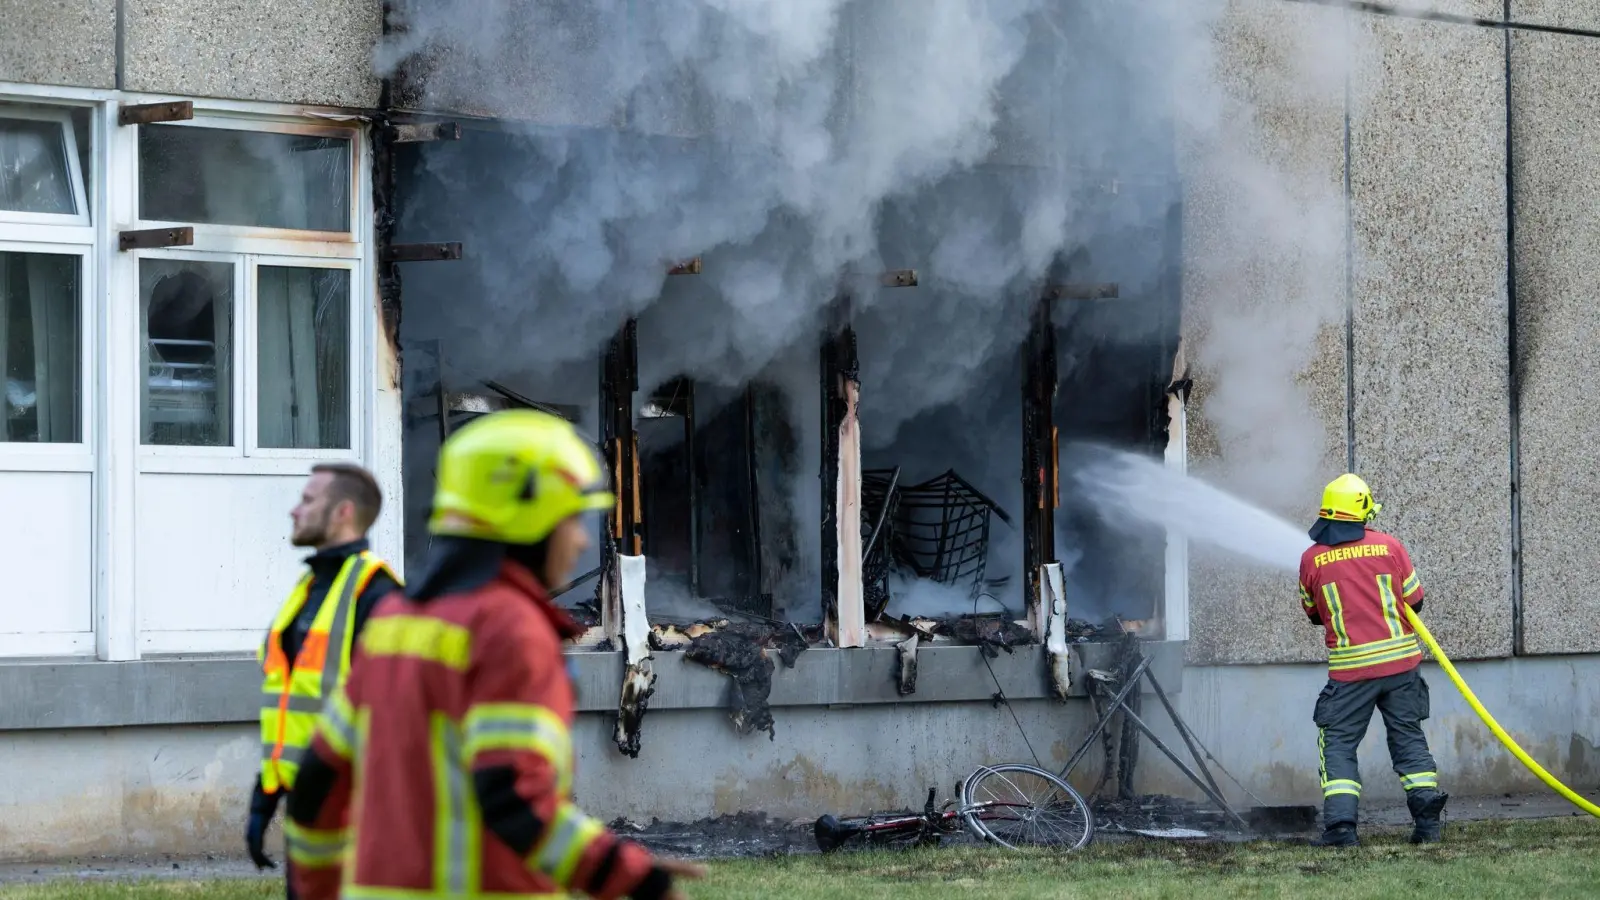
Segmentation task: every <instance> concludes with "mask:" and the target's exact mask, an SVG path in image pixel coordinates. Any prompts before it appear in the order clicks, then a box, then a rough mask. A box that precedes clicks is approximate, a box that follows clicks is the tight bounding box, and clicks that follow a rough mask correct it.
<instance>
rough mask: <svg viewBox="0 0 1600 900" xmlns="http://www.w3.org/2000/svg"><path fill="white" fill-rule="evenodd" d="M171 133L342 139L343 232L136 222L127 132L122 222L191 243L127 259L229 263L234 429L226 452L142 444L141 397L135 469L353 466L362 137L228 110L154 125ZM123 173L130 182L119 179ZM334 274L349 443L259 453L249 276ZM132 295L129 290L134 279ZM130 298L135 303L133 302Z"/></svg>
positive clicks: (364, 291) (363, 291) (361, 368)
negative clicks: (344, 276)
mask: <svg viewBox="0 0 1600 900" xmlns="http://www.w3.org/2000/svg"><path fill="white" fill-rule="evenodd" d="M161 124H162V125H171V126H173V127H192V128H209V129H225V130H233V131H248V132H253V133H266V134H290V135H299V136H311V137H330V138H339V139H343V140H346V141H348V142H349V144H350V148H351V153H350V178H351V184H350V210H349V222H350V230H349V231H347V232H331V231H301V230H293V229H281V228H261V227H256V226H240V225H207V224H202V223H198V222H169V221H162V220H154V219H142V218H138V205H139V187H140V181H139V172H138V141H139V129H141V128H143V127H145V126H126V127H124V128H123V129H122V130H123V131H125V132H128V134H127V135H126V136H125V137H124V140H125V141H126V146H125V147H124V153H123V161H124V169H123V170H122V171H118V172H114V173H112V176H111V177H113V178H118V179H121V180H123V181H124V183H123V184H122V188H123V190H124V195H123V196H124V197H125V202H126V203H127V204H128V215H129V217H130V218H132V219H133V220H134V223H135V224H134V225H132V226H130V227H133V228H138V229H151V228H172V227H180V226H183V227H192V228H193V229H194V244H193V245H192V246H188V247H182V248H172V249H170V250H159V251H158V250H143V251H133V252H130V253H127V254H124V255H126V256H136V257H138V258H148V257H153V256H172V257H176V258H192V259H198V258H201V254H205V255H206V256H205V258H207V259H211V260H214V261H230V262H233V263H234V264H235V266H236V280H235V291H236V292H237V293H236V295H235V300H234V303H235V323H234V326H235V327H234V339H235V341H236V343H235V347H236V348H237V349H236V351H235V353H234V365H235V368H236V373H235V375H236V377H235V385H236V388H235V390H236V393H235V395H234V397H235V399H234V422H235V426H234V427H235V431H234V434H233V442H232V445H231V446H228V447H187V446H163V445H148V444H144V443H142V441H143V425H142V416H143V415H144V410H143V403H142V400H141V402H140V403H139V406H140V408H139V409H138V410H137V413H136V419H139V420H140V421H139V428H138V431H137V440H138V441H139V442H140V443H139V444H138V447H139V471H140V472H142V473H166V474H214V475H301V474H304V473H305V472H306V469H307V465H306V463H307V462H308V461H310V460H329V461H333V460H347V461H352V462H354V461H359V460H361V459H363V458H365V455H366V451H367V449H368V444H369V443H370V440H371V423H370V422H369V421H368V420H369V418H370V417H371V413H370V412H369V411H368V410H367V409H366V405H365V404H364V403H362V402H361V400H362V398H363V396H364V393H363V392H364V391H365V390H366V389H367V386H368V384H369V379H370V378H371V377H372V375H371V373H370V372H369V371H368V370H369V369H371V368H372V367H373V365H375V359H374V358H372V355H371V354H369V353H366V352H363V348H364V346H365V343H364V342H365V341H367V340H368V339H369V338H370V337H371V334H370V329H369V328H368V327H367V326H366V324H365V316H364V309H363V306H362V304H363V303H364V302H365V299H366V298H367V296H368V291H369V289H370V284H371V277H372V276H371V273H369V271H368V269H369V266H368V259H369V256H368V253H369V251H368V247H369V246H370V241H371V237H372V234H371V229H370V227H368V223H366V222H365V221H364V218H363V217H362V215H361V210H362V209H363V208H365V206H366V205H367V200H368V196H369V192H368V189H367V177H366V173H367V170H368V166H369V165H370V161H369V159H368V148H367V146H366V141H365V139H364V137H365V136H364V134H363V132H362V130H361V128H360V127H358V126H354V125H334V124H330V125H321V124H307V123H306V122H305V120H304V119H297V118H293V117H288V116H283V115H270V114H269V115H252V114H250V113H247V112H241V111H237V110H234V109H215V110H205V111H202V110H200V109H196V110H195V115H194V118H193V119H191V120H187V121H181V122H170V123H161ZM127 172H131V173H132V174H131V176H130V175H128V174H126V173H127ZM262 265H267V266H276V265H282V266H288V267H303V268H312V267H336V268H342V269H345V270H346V271H348V272H349V273H350V315H351V321H350V356H349V360H350V375H351V378H350V446H349V447H347V448H344V449H339V450H299V449H285V448H263V447H260V446H258V445H257V443H256V432H257V426H258V409H257V406H258V398H257V397H256V391H255V389H256V385H257V378H258V373H257V370H258V368H259V348H258V347H257V346H256V331H257V325H256V314H257V313H256V310H257V290H256V279H255V272H256V270H257V269H258V268H259V267H260V266H262ZM134 290H135V292H137V290H138V285H137V276H136V275H135V282H134ZM134 299H135V301H137V296H135V298H134Z"/></svg>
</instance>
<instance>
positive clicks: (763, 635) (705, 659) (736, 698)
mask: <svg viewBox="0 0 1600 900" xmlns="http://www.w3.org/2000/svg"><path fill="white" fill-rule="evenodd" d="M686 636H687V638H688V640H689V647H688V649H687V650H685V651H684V656H683V658H684V659H686V660H689V661H690V662H695V663H699V664H701V665H703V666H706V667H707V668H710V669H715V670H716V671H718V672H721V673H723V674H724V675H727V676H728V678H729V679H730V683H729V685H728V715H729V718H731V719H732V721H733V727H734V728H735V729H736V730H738V732H739V733H740V734H750V733H751V732H754V731H765V732H766V733H767V737H768V739H776V738H777V730H776V728H775V725H774V722H773V719H772V707H771V705H770V704H769V703H768V698H769V697H770V696H771V694H772V673H773V671H774V670H775V669H776V666H774V665H773V664H772V660H771V659H770V658H769V657H768V656H767V653H766V648H767V647H769V646H771V647H773V648H774V649H776V650H777V651H778V656H779V659H781V660H782V661H783V665H784V667H785V668H791V669H792V668H794V664H795V660H796V659H797V658H798V657H799V655H800V654H801V653H802V652H804V651H805V649H806V640H805V638H804V637H803V636H801V635H800V633H799V632H798V631H796V630H795V629H794V628H793V627H792V626H788V625H780V624H776V623H774V624H772V625H751V624H743V623H730V622H728V621H726V620H723V621H720V622H715V623H706V624H702V625H697V626H693V627H691V628H690V630H689V632H688V633H687V635H686ZM681 639H682V638H681V637H680V638H677V640H681ZM657 640H658V641H659V642H660V643H661V644H662V645H663V646H665V645H667V642H668V641H672V640H674V638H673V637H669V636H668V635H661V636H659V637H658V638H657Z"/></svg>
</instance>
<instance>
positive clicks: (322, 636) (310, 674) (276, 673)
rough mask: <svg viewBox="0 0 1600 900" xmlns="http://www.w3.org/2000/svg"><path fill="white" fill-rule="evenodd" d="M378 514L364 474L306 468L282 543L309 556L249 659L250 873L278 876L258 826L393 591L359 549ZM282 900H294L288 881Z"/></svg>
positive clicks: (388, 575)
mask: <svg viewBox="0 0 1600 900" xmlns="http://www.w3.org/2000/svg"><path fill="white" fill-rule="evenodd" d="M382 505H383V493H382V491H380V490H379V488H378V482H377V480H376V479H374V478H373V477H372V473H371V472H368V471H367V470H366V469H363V468H362V467H360V466H357V465H354V464H349V463H331V464H326V465H318V466H314V467H313V468H312V470H311V477H310V479H308V480H307V481H306V484H305V488H304V489H303V490H302V491H301V494H300V502H299V504H298V505H296V506H295V508H294V510H293V511H292V512H291V513H290V516H291V517H292V518H293V520H294V531H293V533H292V534H291V535H290V539H289V540H290V543H292V544H294V546H296V547H310V548H314V550H315V553H313V554H312V555H311V556H310V557H308V558H307V559H306V571H305V573H304V574H303V575H302V576H301V578H300V581H299V582H298V583H297V584H295V586H294V590H293V591H290V593H289V599H288V600H287V601H285V602H284V604H283V607H282V608H281V609H279V610H278V614H277V616H276V617H274V618H273V620H272V626H271V629H270V630H269V632H268V634H267V637H266V640H265V641H264V642H263V643H262V645H261V648H260V650H258V651H257V658H258V659H259V660H260V662H261V668H262V673H263V675H264V679H263V681H262V684H261V772H260V774H259V775H258V776H257V778H256V784H255V789H254V790H253V791H252V794H251V798H250V816H249V820H248V824H247V825H246V828H245V846H246V847H247V848H248V850H249V852H250V859H251V860H252V861H253V862H254V863H255V864H256V866H257V867H258V868H263V869H265V868H276V867H277V863H275V862H273V860H272V858H271V857H269V856H267V855H266V852H265V850H264V849H263V847H262V844H263V838H264V836H265V834H266V830H267V826H268V824H269V823H270V822H271V821H272V816H273V814H274V813H275V812H276V811H277V808H278V803H279V802H280V801H281V800H282V799H283V797H284V795H285V794H287V793H288V792H289V791H290V790H292V789H293V788H294V781H295V773H296V771H297V770H298V768H299V762H300V754H301V753H302V752H304V750H305V748H306V747H307V746H309V745H310V743H311V737H312V733H313V731H314V730H315V728H316V724H317V716H318V714H319V713H320V712H321V711H322V703H323V701H324V700H325V699H326V698H327V697H329V696H331V695H332V694H333V691H334V689H335V688H336V687H337V686H338V685H339V684H341V683H343V681H344V679H345V675H346V674H347V673H348V672H349V669H350V654H351V648H352V647H354V645H355V640H356V635H357V634H358V633H359V632H360V631H361V627H362V626H363V625H364V624H365V623H366V620H367V617H368V615H370V614H371V612H372V609H373V607H375V606H376V605H377V603H378V601H379V600H381V599H383V597H385V596H386V595H388V594H389V593H391V592H393V591H395V590H397V589H398V588H399V587H400V579H399V578H397V577H396V576H395V574H394V571H393V570H392V569H390V567H389V564H388V563H386V562H384V561H383V560H382V559H379V558H378V557H377V556H375V555H373V553H372V551H371V550H370V549H368V545H367V531H368V529H370V528H371V527H372V523H373V522H375V521H377V518H378V511H379V510H380V509H381V508H382ZM286 874H288V873H286ZM289 896H290V897H291V898H293V897H294V892H293V887H292V881H291V887H290V892H289Z"/></svg>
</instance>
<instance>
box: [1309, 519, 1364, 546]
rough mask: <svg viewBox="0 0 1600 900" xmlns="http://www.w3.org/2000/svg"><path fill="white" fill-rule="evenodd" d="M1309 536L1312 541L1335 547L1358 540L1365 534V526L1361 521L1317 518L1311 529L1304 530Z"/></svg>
mask: <svg viewBox="0 0 1600 900" xmlns="http://www.w3.org/2000/svg"><path fill="white" fill-rule="evenodd" d="M1306 533H1307V534H1309V535H1310V536H1311V541H1312V543H1315V544H1322V545H1323V546H1325V547H1337V546H1338V545H1340V544H1348V543H1350V542H1352V541H1359V540H1361V539H1362V538H1364V537H1366V536H1367V526H1366V524H1365V523H1363V522H1338V521H1335V520H1333V519H1318V520H1317V521H1316V523H1315V524H1313V525H1312V526H1311V529H1310V530H1309V531H1308V532H1306Z"/></svg>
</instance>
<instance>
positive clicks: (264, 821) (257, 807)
mask: <svg viewBox="0 0 1600 900" xmlns="http://www.w3.org/2000/svg"><path fill="white" fill-rule="evenodd" d="M282 799H283V792H282V791H279V792H277V793H273V794H269V793H267V792H266V791H265V790H263V789H262V787H261V779H260V778H257V779H256V786H255V789H254V790H252V791H251V792H250V818H249V819H248V820H247V821H246V823H245V828H244V846H245V848H246V849H247V850H249V851H250V861H251V862H253V863H255V864H256V868H257V869H276V868H277V867H278V864H277V863H275V862H273V861H272V857H270V856H268V855H267V852H266V849H265V847H264V846H263V844H264V843H265V841H266V837H267V826H268V825H270V824H271V823H272V815H273V813H275V812H277V811H278V801H279V800H282Z"/></svg>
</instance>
